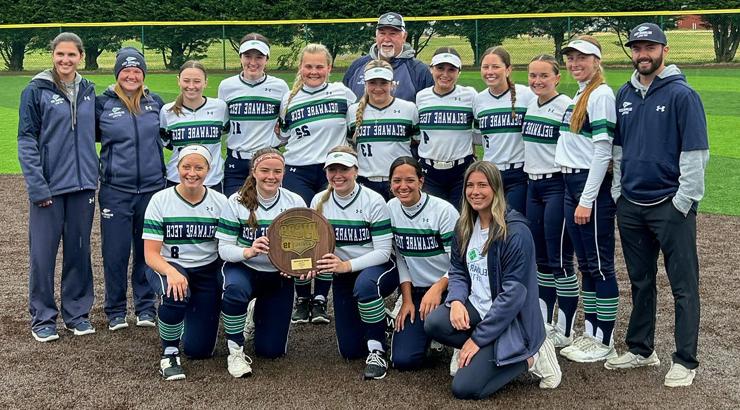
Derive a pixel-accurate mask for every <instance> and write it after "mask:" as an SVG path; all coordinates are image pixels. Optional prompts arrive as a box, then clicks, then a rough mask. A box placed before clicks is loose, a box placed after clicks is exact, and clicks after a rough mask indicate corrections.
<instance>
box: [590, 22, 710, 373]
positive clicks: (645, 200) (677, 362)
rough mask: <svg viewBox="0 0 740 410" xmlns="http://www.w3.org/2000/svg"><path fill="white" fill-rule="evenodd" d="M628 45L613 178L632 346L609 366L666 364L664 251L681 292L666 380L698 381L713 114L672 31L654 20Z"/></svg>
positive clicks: (677, 291) (675, 291)
mask: <svg viewBox="0 0 740 410" xmlns="http://www.w3.org/2000/svg"><path fill="white" fill-rule="evenodd" d="M626 46H627V47H629V48H630V50H631V52H632V62H633V64H634V66H635V72H634V74H633V75H632V77H631V79H630V80H629V81H628V82H627V83H626V84H625V85H623V86H622V88H620V90H619V92H618V94H617V101H616V106H617V111H618V112H617V126H616V127H617V128H616V132H615V138H614V152H613V158H614V180H613V181H614V182H613V186H612V196H613V197H614V199H615V201H617V223H618V226H619V232H620V235H621V239H622V249H623V251H624V259H625V262H626V265H627V271H628V273H629V277H630V282H631V284H632V305H633V311H632V315H631V316H630V322H629V327H628V329H627V337H626V343H627V347H628V349H629V351H628V352H626V353H624V354H622V355H621V356H619V357H617V358H614V359H610V360H608V361H607V362H606V363H605V364H604V366H605V367H606V368H607V369H631V368H636V367H642V366H658V365H660V360H659V359H658V356H657V354H656V353H655V346H654V339H655V315H656V299H657V298H656V284H655V280H656V275H657V259H658V252H659V251H662V252H663V255H664V257H665V268H666V272H667V273H668V280H669V282H670V284H671V289H672V291H673V296H674V304H675V314H676V329H675V342H676V352H675V353H674V354H673V357H672V365H671V369H670V371H669V372H668V373H667V374H666V377H665V382H664V384H665V385H666V386H669V387H678V386H688V385H691V383H692V382H693V379H694V375H695V374H696V370H695V369H696V368H697V366H698V365H699V362H698V360H697V357H696V356H697V341H698V337H699V261H698V257H697V251H696V208H697V205H698V203H699V201H700V200H701V198H702V197H703V195H704V169H705V168H706V164H707V161H708V159H709V143H708V139H707V123H706V117H705V115H704V107H703V105H702V103H701V99H700V98H699V95H698V94H697V93H696V91H694V90H693V89H692V88H691V87H690V86H689V85H688V84H687V83H686V77H685V76H684V75H683V74H682V73H681V71H680V70H679V69H678V67H676V66H675V65H669V66H666V65H665V62H664V59H665V57H666V55H667V54H668V46H667V41H666V37H665V34H664V33H663V31H662V30H661V29H660V28H659V27H658V26H657V25H655V24H651V23H645V24H640V25H638V26H637V27H635V28H634V29H633V30H632V31H631V32H630V38H629V41H628V42H627V43H626Z"/></svg>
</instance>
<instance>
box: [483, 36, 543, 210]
mask: <svg viewBox="0 0 740 410" xmlns="http://www.w3.org/2000/svg"><path fill="white" fill-rule="evenodd" d="M511 72H512V67H511V55H510V54H509V52H508V51H506V50H505V49H504V48H503V47H491V48H489V49H488V50H486V51H485V52H484V53H483V59H482V60H481V64H480V74H481V77H482V78H483V81H484V82H485V83H486V86H488V88H487V89H486V90H483V91H481V92H480V93H479V94H478V95H477V96H476V97H475V102H474V105H473V111H474V114H475V120H476V122H477V123H478V128H479V129H480V133H481V143H482V144H483V160H485V161H488V162H491V163H493V164H495V165H496V167H497V168H498V169H499V171H501V178H503V181H504V191H505V192H506V203H507V204H509V206H510V207H511V208H512V209H516V210H517V211H519V212H520V213H521V214H524V213H525V209H526V206H525V204H526V202H527V174H526V173H525V172H524V170H523V169H522V168H523V167H524V142H523V141H522V119H523V118H524V113H525V112H526V111H527V106H528V105H529V103H530V101H532V100H533V99H534V94H532V91H531V90H530V89H529V88H528V87H526V86H523V85H521V84H514V81H513V80H512V79H511Z"/></svg>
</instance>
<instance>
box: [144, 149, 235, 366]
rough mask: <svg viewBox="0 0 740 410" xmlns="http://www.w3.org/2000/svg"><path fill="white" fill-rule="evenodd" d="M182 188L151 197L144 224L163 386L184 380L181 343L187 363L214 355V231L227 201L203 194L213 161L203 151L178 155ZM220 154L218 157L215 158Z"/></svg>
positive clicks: (216, 309) (181, 151) (218, 195)
mask: <svg viewBox="0 0 740 410" xmlns="http://www.w3.org/2000/svg"><path fill="white" fill-rule="evenodd" d="M178 154H179V156H178V161H177V171H178V173H179V180H180V182H179V183H178V184H177V185H176V186H173V187H170V188H167V189H165V190H162V191H159V192H157V193H156V194H154V196H153V197H152V200H151V201H150V202H149V206H148V207H147V209H146V215H145V220H144V233H143V235H142V237H143V239H144V256H145V258H146V263H147V265H149V267H150V268H152V270H150V271H149V282H150V284H151V286H152V287H153V288H154V289H155V291H156V293H157V294H158V295H159V297H160V303H159V310H158V317H159V319H158V327H159V338H160V340H161V343H162V357H161V360H160V364H159V372H160V374H161V375H162V377H163V378H164V379H165V380H179V379H184V378H185V373H184V371H183V369H182V367H181V360H180V339H182V340H183V347H184V352H185V354H187V355H188V357H190V358H195V359H199V358H207V357H210V356H211V355H212V354H213V351H214V348H215V346H216V335H217V333H218V316H219V311H220V309H219V306H220V302H221V286H220V283H219V271H220V269H221V261H220V260H219V259H218V243H217V241H216V238H215V235H216V228H217V227H218V221H219V216H220V215H221V209H222V208H223V207H224V205H225V204H226V197H225V196H223V195H222V194H221V193H219V192H217V191H216V190H213V189H210V188H207V187H206V186H205V181H207V180H208V176H209V175H210V173H209V171H210V170H211V166H212V164H213V162H214V161H213V157H212V156H211V152H210V150H209V149H208V148H207V147H204V146H202V145H187V146H185V147H182V148H180V149H178ZM219 154H220V152H219Z"/></svg>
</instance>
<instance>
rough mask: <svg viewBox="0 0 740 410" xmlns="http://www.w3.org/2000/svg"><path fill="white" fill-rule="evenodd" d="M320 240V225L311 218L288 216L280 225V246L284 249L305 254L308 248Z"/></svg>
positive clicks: (311, 247) (297, 253)
mask: <svg viewBox="0 0 740 410" xmlns="http://www.w3.org/2000/svg"><path fill="white" fill-rule="evenodd" d="M318 241H319V229H318V226H317V224H316V222H314V221H312V220H311V219H309V218H305V217H302V216H296V217H291V218H287V219H285V222H284V223H283V225H282V226H281V227H280V248H281V249H282V250H284V251H287V252H293V253H295V254H296V255H303V253H305V252H306V251H307V250H309V249H313V248H314V247H315V246H316V244H317V243H318Z"/></svg>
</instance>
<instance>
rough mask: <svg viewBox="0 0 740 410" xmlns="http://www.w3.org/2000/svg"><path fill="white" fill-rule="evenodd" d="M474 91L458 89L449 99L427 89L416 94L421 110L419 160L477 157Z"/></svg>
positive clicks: (447, 96) (450, 94) (456, 87)
mask: <svg viewBox="0 0 740 410" xmlns="http://www.w3.org/2000/svg"><path fill="white" fill-rule="evenodd" d="M477 94H478V92H477V91H475V89H474V88H473V87H465V86H461V85H456V86H455V89H454V90H452V91H450V92H449V93H447V94H445V95H439V94H437V93H435V92H434V87H429V88H425V89H423V90H421V91H419V93H418V94H416V107H417V108H418V109H419V131H420V135H419V141H420V143H419V156H420V157H421V158H425V159H431V160H434V161H454V160H458V159H461V158H465V157H467V156H469V155H471V154H472V153H473V132H474V129H473V100H475V96H476V95H477Z"/></svg>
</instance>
